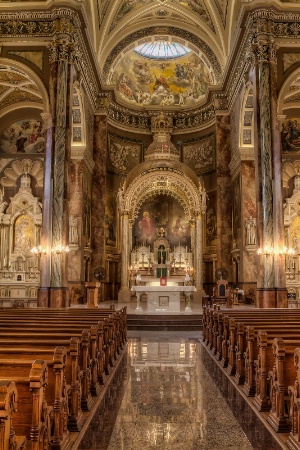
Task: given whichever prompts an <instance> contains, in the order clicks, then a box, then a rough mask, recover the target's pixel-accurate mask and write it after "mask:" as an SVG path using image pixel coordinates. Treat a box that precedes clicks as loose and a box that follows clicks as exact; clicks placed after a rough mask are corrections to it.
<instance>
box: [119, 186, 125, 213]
mask: <svg viewBox="0 0 300 450" xmlns="http://www.w3.org/2000/svg"><path fill="white" fill-rule="evenodd" d="M123 194H124V192H123V189H122V188H119V190H118V204H119V209H123V208H124V196H123Z"/></svg>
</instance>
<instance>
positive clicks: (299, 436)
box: [287, 347, 300, 450]
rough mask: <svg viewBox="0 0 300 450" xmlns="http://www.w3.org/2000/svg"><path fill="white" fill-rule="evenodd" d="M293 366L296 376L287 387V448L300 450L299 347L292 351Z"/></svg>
mask: <svg viewBox="0 0 300 450" xmlns="http://www.w3.org/2000/svg"><path fill="white" fill-rule="evenodd" d="M294 367H295V369H296V377H295V380H294V381H293V383H292V384H291V386H289V388H288V390H289V397H290V403H289V419H290V424H291V432H290V435H289V438H288V441H287V446H288V448H289V449H293V450H300V347H298V348H296V349H295V351H294Z"/></svg>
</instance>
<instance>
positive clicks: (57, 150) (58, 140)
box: [38, 35, 72, 307]
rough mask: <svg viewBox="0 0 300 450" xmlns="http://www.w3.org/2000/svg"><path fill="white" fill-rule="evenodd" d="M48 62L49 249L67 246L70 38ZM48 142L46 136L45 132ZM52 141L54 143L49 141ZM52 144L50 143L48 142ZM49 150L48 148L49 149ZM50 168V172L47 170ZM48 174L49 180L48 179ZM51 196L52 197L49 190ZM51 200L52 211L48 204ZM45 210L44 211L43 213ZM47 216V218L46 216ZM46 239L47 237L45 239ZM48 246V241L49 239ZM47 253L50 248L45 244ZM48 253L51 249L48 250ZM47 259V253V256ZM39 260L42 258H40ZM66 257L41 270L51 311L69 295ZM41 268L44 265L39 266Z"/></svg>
mask: <svg viewBox="0 0 300 450" xmlns="http://www.w3.org/2000/svg"><path fill="white" fill-rule="evenodd" d="M49 60H50V80H49V86H50V107H51V114H52V119H53V124H54V128H53V133H52V137H51V136H50V133H51V132H50V127H49V141H48V142H47V145H46V152H47V151H48V150H49V149H50V147H51V150H52V155H47V154H46V159H47V157H48V156H49V158H50V156H51V160H49V158H48V159H47V161H46V171H45V177H46V176H47V179H46V180H45V181H46V189H45V202H43V203H45V205H46V208H45V219H46V222H45V225H43V230H42V241H43V240H44V239H45V232H46V227H49V222H50V218H49V211H50V210H51V215H52V218H51V220H52V222H51V232H52V233H51V235H52V244H51V248H52V249H53V248H55V247H56V246H61V245H64V246H66V245H67V227H66V222H67V189H66V184H67V170H66V169H67V166H68V162H69V157H70V135H71V132H70V126H71V116H70V115H71V109H70V99H71V88H72V70H71V63H72V46H71V42H70V40H69V38H68V37H67V36H66V35H64V36H63V39H60V36H58V40H57V41H56V42H54V43H52V44H51V45H50V46H49ZM47 138H48V132H47ZM52 138H53V139H52ZM51 141H53V142H51ZM48 147H49V148H48ZM50 166H51V169H50ZM49 173H51V179H50V175H49ZM50 186H51V188H52V196H51V188H50ZM50 199H51V208H50V206H49V201H50ZM46 210H47V211H46ZM47 214H48V216H47ZM48 236H49V235H48ZM48 243H49V237H48ZM48 249H49V244H48ZM49 250H50V249H49ZM48 254H49V256H48V258H49V257H50V251H49V252H48ZM41 258H42V257H41ZM65 263H66V255H65V254H61V253H59V252H57V253H51V271H50V276H49V270H47V263H46V262H45V268H44V267H43V269H42V273H43V283H45V282H47V279H49V278H50V282H49V284H50V286H48V287H49V289H48V292H47V290H44V289H43V288H41V289H40V292H39V298H38V305H39V306H51V307H65V306H68V302H69V291H68V288H67V277H66V270H65V267H66V264H65ZM42 266H43V264H42Z"/></svg>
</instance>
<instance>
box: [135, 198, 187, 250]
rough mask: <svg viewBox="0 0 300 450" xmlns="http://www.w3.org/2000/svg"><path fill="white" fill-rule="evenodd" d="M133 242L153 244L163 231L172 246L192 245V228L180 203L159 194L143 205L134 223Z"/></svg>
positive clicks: (136, 243)
mask: <svg viewBox="0 0 300 450" xmlns="http://www.w3.org/2000/svg"><path fill="white" fill-rule="evenodd" d="M132 230H133V231H132V232H133V236H132V242H133V246H135V245H141V244H143V243H144V244H146V245H151V244H153V241H154V240H155V239H156V238H157V237H158V233H159V232H160V233H161V232H163V233H164V235H165V237H166V238H167V239H168V241H169V243H170V246H171V248H172V247H174V246H177V245H179V244H180V245H184V246H187V247H188V248H190V247H191V229H190V224H189V222H188V220H187V219H186V217H185V214H184V209H183V207H182V206H181V205H180V203H179V202H178V201H177V200H176V199H174V198H172V197H170V196H168V195H164V194H161V195H158V196H156V197H154V198H152V199H150V200H147V201H146V202H145V203H144V204H143V205H142V207H141V209H140V213H139V216H138V218H137V219H136V220H135V222H134V225H133V229H132Z"/></svg>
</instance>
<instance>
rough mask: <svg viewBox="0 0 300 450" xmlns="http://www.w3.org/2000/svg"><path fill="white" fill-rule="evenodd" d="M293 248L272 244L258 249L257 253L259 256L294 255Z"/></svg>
mask: <svg viewBox="0 0 300 450" xmlns="http://www.w3.org/2000/svg"><path fill="white" fill-rule="evenodd" d="M294 253H295V252H294V249H293V248H287V247H275V248H274V247H272V246H271V245H265V246H264V247H263V248H259V249H257V254H258V255H259V256H272V255H288V256H292V255H294Z"/></svg>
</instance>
